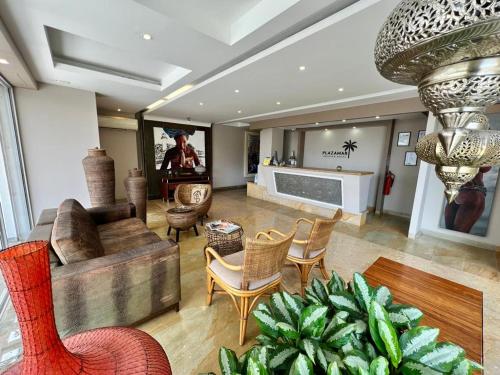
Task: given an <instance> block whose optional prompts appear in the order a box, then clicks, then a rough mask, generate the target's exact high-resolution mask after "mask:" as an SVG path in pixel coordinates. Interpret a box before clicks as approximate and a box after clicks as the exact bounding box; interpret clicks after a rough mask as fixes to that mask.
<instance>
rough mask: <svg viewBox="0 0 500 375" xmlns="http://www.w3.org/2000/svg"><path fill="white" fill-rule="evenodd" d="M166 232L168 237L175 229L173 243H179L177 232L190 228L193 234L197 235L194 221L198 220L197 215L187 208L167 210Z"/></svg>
mask: <svg viewBox="0 0 500 375" xmlns="http://www.w3.org/2000/svg"><path fill="white" fill-rule="evenodd" d="M166 216H167V222H168V231H167V235H170V231H171V230H172V228H174V229H175V242H179V232H180V231H182V230H189V229H190V228H191V227H192V228H193V229H194V233H195V234H196V235H198V228H196V221H197V220H198V213H197V212H196V211H195V210H193V209H191V208H189V207H176V208H171V209H170V210H167V212H166Z"/></svg>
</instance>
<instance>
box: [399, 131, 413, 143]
mask: <svg viewBox="0 0 500 375" xmlns="http://www.w3.org/2000/svg"><path fill="white" fill-rule="evenodd" d="M410 138H411V132H399V133H398V146H409V145H410Z"/></svg>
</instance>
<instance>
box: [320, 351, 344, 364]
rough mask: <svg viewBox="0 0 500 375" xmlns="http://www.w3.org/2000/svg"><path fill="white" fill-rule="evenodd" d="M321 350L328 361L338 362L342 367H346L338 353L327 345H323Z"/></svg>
mask: <svg viewBox="0 0 500 375" xmlns="http://www.w3.org/2000/svg"><path fill="white" fill-rule="evenodd" d="M321 350H322V351H323V354H324V355H325V358H326V360H327V362H328V363H332V362H336V363H337V365H338V367H339V368H340V369H345V366H344V362H343V361H342V358H340V356H339V355H338V354H337V353H335V352H334V351H332V350H331V349H329V348H326V347H322V348H321Z"/></svg>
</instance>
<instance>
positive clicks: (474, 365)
mask: <svg viewBox="0 0 500 375" xmlns="http://www.w3.org/2000/svg"><path fill="white" fill-rule="evenodd" d="M468 361H469V363H470V365H471V367H472V371H480V370H483V366H481V365H480V364H479V363H477V362H474V361H471V360H470V359H468Z"/></svg>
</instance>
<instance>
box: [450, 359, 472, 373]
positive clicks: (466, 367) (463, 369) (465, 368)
mask: <svg viewBox="0 0 500 375" xmlns="http://www.w3.org/2000/svg"><path fill="white" fill-rule="evenodd" d="M471 374H472V366H471V364H470V361H469V360H467V359H462V360H461V361H460V362H458V363H457V364H456V365H455V367H453V371H452V372H451V375H471Z"/></svg>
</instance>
